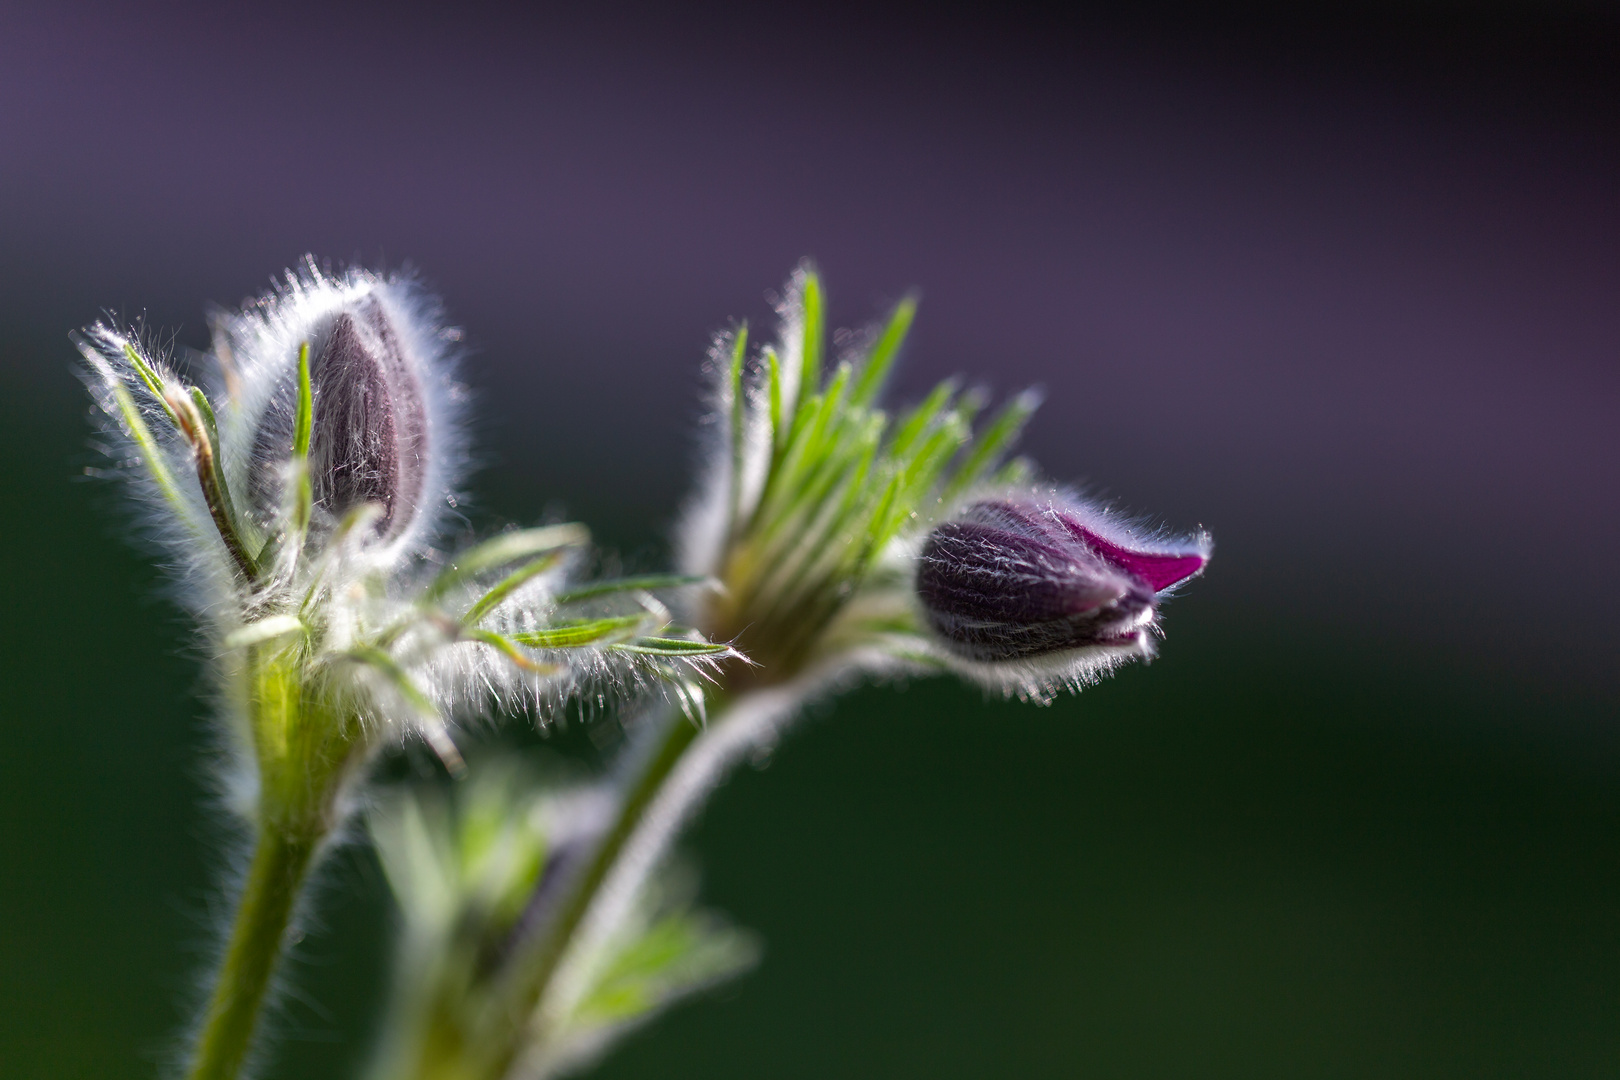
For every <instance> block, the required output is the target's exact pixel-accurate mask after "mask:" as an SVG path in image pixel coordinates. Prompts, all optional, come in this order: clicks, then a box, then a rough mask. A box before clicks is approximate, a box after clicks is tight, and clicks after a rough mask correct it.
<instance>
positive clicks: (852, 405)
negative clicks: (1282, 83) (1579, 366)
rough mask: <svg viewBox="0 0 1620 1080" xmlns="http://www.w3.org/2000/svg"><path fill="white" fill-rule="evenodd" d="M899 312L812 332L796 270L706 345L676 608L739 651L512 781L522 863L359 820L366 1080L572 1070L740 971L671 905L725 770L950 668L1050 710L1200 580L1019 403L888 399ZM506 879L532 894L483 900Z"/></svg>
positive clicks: (506, 1077)
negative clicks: (1047, 437)
mask: <svg viewBox="0 0 1620 1080" xmlns="http://www.w3.org/2000/svg"><path fill="white" fill-rule="evenodd" d="M914 314H915V304H914V303H913V301H911V300H909V299H908V300H906V301H904V302H902V303H900V304H899V305H898V306H897V307H896V308H895V309H894V310H893V312H892V313H891V314H890V316H889V317H888V319H887V320H886V321H884V322H882V323H881V324H879V325H877V326H875V327H873V328H871V329H870V330H869V331H867V332H866V333H864V334H862V335H852V336H847V337H846V336H842V335H841V336H840V337H838V338H830V337H829V335H828V333H827V330H826V319H825V314H824V300H823V293H822V287H821V283H820V280H819V278H818V277H817V275H816V274H815V273H814V272H813V271H812V270H810V269H809V268H808V267H804V268H801V269H800V270H799V271H798V272H797V273H796V274H795V275H794V276H793V277H792V279H791V280H790V282H789V284H788V287H787V289H786V290H785V293H784V298H783V299H782V301H781V303H780V305H779V315H780V332H779V334H778V335H777V337H776V339H775V340H774V341H773V342H771V343H769V344H767V345H765V346H764V347H763V348H760V349H757V350H753V351H751V350H750V347H749V339H748V331H747V328H746V327H745V326H744V327H738V328H736V329H734V330H731V331H728V332H726V333H723V334H721V335H720V336H719V337H718V338H717V340H716V342H715V345H714V347H713V349H712V351H711V353H710V357H709V368H710V373H711V377H712V380H713V388H714V389H713V394H712V400H711V405H712V408H711V409H710V410H709V415H708V425H707V426H708V431H707V433H706V434H707V439H706V446H705V460H704V474H703V476H702V478H701V482H700V485H699V489H698V491H697V493H696V495H695V496H694V497H693V499H692V500H691V501H690V504H689V506H688V508H687V510H686V512H685V514H684V516H683V520H682V523H681V526H680V529H679V532H678V536H677V548H678V550H677V561H678V569H679V570H680V572H681V573H683V574H685V575H687V576H688V577H689V579H691V580H694V581H705V582H708V583H709V584H708V585H707V586H700V587H695V588H689V589H686V590H683V591H682V592H680V593H679V594H677V595H676V596H675V598H674V600H675V604H676V615H677V617H678V618H679V619H680V620H681V621H682V622H683V623H684V624H685V625H688V626H690V627H692V628H694V630H695V631H696V633H697V634H698V635H699V636H700V637H701V638H702V639H703V640H706V641H714V642H726V643H729V644H731V645H732V646H734V648H735V649H736V651H737V652H738V653H739V654H741V657H740V658H734V659H731V660H729V661H728V662H727V663H725V664H723V665H720V666H718V667H716V668H715V669H713V670H712V671H710V672H709V673H708V677H707V680H706V681H705V683H703V684H701V685H699V684H691V690H690V692H689V693H687V694H686V695H685V697H684V698H683V704H684V706H685V707H684V709H681V710H677V709H673V708H663V709H655V710H651V711H649V712H648V713H647V714H646V715H645V716H644V717H643V718H642V720H641V722H640V723H639V724H637V725H634V726H633V728H632V734H633V739H632V741H631V745H630V746H629V748H628V750H627V752H626V753H625V755H624V757H623V759H622V760H621V761H620V763H619V765H618V767H617V769H616V770H615V771H614V773H613V774H612V775H610V776H609V777H607V778H606V779H605V780H603V781H601V782H599V783H597V784H596V785H594V786H593V787H591V788H590V791H589V795H588V797H587V796H585V795H576V796H574V797H573V798H572V799H571V800H558V799H552V800H550V801H547V800H546V799H544V798H543V797H540V796H535V795H533V794H532V793H530V794H521V795H514V796H512V798H513V799H515V800H516V801H515V802H513V804H512V805H513V806H514V807H516V808H517V809H514V810H513V815H514V816H523V815H528V816H529V817H531V818H532V819H534V820H536V821H542V822H543V823H544V824H542V825H537V826H535V835H536V837H538V838H539V839H536V840H534V841H533V844H534V846H535V847H536V848H538V849H541V852H542V853H541V854H540V855H538V856H536V862H535V868H534V870H533V872H532V873H530V871H529V870H528V869H526V868H527V866H528V864H527V863H522V862H521V860H519V861H518V863H513V864H511V865H518V864H521V865H522V866H524V867H525V869H524V870H523V871H522V872H521V873H518V872H516V871H512V870H510V869H507V870H502V869H500V865H499V864H498V861H497V863H496V864H492V863H490V862H489V861H488V860H485V859H483V857H482V856H480V855H479V854H478V853H477V850H475V849H477V848H478V845H477V844H476V843H474V842H472V841H469V840H467V839H466V836H467V835H468V830H467V828H466V827H465V826H464V825H461V826H458V825H456V824H455V821H456V820H458V819H457V818H456V815H455V813H454V812H449V811H444V810H442V809H439V810H424V809H422V807H421V806H420V805H418V804H417V803H414V802H411V801H409V800H407V801H406V802H405V803H403V804H399V805H395V806H393V807H392V808H390V809H388V810H386V811H384V812H383V813H381V814H380V815H379V816H378V817H377V818H376V819H375V820H374V822H373V829H374V833H375V835H377V836H378V839H379V846H380V850H381V852H382V855H383V860H384V865H385V868H386V869H387V871H388V874H389V879H390V881H391V882H392V883H393V885H394V888H395V892H396V895H397V896H398V898H399V900H400V904H401V908H402V910H403V911H404V913H405V923H406V927H407V929H406V932H405V939H406V942H405V944H404V946H402V953H401V959H400V971H401V973H402V974H401V976H400V978H399V984H400V989H401V993H400V994H399V995H398V996H397V1000H396V1006H395V1008H394V1009H393V1010H392V1012H391V1017H392V1019H391V1022H390V1027H389V1035H388V1037H387V1038H386V1039H385V1040H384V1045H383V1048H382V1051H381V1053H380V1054H379V1057H378V1059H377V1063H376V1066H375V1070H374V1074H373V1076H374V1080H518V1078H534V1077H542V1076H549V1075H553V1074H556V1073H558V1072H561V1071H566V1070H569V1069H572V1068H575V1067H578V1065H579V1064H580V1063H581V1062H582V1061H585V1060H587V1059H588V1058H589V1057H590V1056H592V1055H594V1054H597V1053H600V1052H601V1051H602V1050H603V1049H604V1048H605V1047H606V1046H607V1045H609V1043H610V1042H611V1041H612V1039H613V1037H614V1036H615V1035H616V1034H617V1033H618V1032H619V1031H622V1030H623V1029H624V1028H626V1027H628V1026H630V1025H632V1024H634V1023H637V1022H640V1021H642V1020H645V1019H646V1018H647V1017H648V1016H650V1015H652V1014H653V1013H655V1012H656V1011H657V1010H658V1009H659V1008H661V1007H663V1006H664V1005H666V1004H668V1003H669V1002H671V1001H673V1000H676V999H677V998H679V997H680V996H682V995H683V994H685V993H689V992H690V991H691V990H693V989H695V988H698V987H701V986H703V985H707V984H708V983H709V982H712V981H713V980H714V979H716V978H719V977H723V975H725V974H728V973H730V972H732V971H735V970H738V969H739V968H740V967H741V966H742V965H743V964H745V963H746V961H747V958H748V957H749V956H751V955H752V953H751V950H750V948H749V947H748V944H747V942H748V939H747V938H746V936H745V935H740V934H739V933H738V932H736V931H734V930H731V929H730V928H729V927H726V926H725V925H724V924H723V923H722V922H718V921H716V920H715V919H714V918H713V917H712V916H707V915H704V914H702V913H697V912H695V911H694V910H693V909H691V907H690V905H689V903H687V901H686V900H685V899H683V900H681V901H680V902H676V903H673V904H672V903H671V901H670V900H669V899H668V898H669V897H670V896H671V895H672V890H671V887H670V886H669V884H668V881H669V880H670V876H671V874H675V875H676V876H677V877H679V873H678V871H676V870H671V869H670V868H671V866H673V865H676V864H673V863H672V862H671V860H670V857H669V852H670V849H671V845H672V843H673V842H674V840H675V839H676V837H677V835H678V833H679V830H680V828H681V827H682V825H683V824H684V823H685V822H686V821H687V820H688V819H689V818H690V816H691V815H692V813H693V812H694V811H695V809H696V808H697V807H698V806H699V805H700V804H701V803H702V801H703V799H704V797H705V796H706V795H707V794H708V793H709V792H710V791H711V790H712V789H713V788H714V786H715V785H716V784H717V783H718V782H719V780H720V779H721V778H722V777H723V776H724V775H725V773H726V771H727V769H728V768H729V767H730V766H731V765H732V764H734V763H735V762H736V761H738V760H739V759H741V758H743V757H745V756H747V755H751V754H757V753H759V752H761V751H763V750H768V749H769V748H770V747H771V746H772V745H773V744H774V742H775V741H776V740H777V739H778V737H779V736H780V734H781V732H782V730H783V729H784V727H785V725H787V724H788V723H790V722H791V721H792V720H793V718H794V717H795V716H797V715H799V714H800V713H801V712H802V711H803V709H804V706H805V704H806V703H807V702H808V701H810V700H812V699H814V698H817V697H821V696H825V695H828V694H831V693H835V692H837V691H839V690H841V689H844V688H847V687H849V686H851V685H853V684H854V683H856V682H857V681H860V680H861V679H863V678H871V677H904V676H910V675H918V674H930V673H941V672H953V673H955V674H958V675H960V676H963V677H966V678H967V679H969V680H971V681H973V682H976V683H978V684H980V685H982V686H984V687H987V688H989V689H990V690H992V691H994V692H997V693H1001V694H1006V695H1009V696H1015V697H1018V698H1020V699H1023V700H1027V701H1034V702H1040V703H1045V702H1049V701H1050V700H1052V698H1053V697H1054V695H1055V694H1056V693H1058V692H1059V691H1060V690H1063V689H1070V690H1078V689H1080V688H1081V687H1083V686H1085V685H1087V684H1089V683H1092V682H1094V681H1096V680H1097V679H1098V678H1100V677H1101V676H1103V675H1104V674H1106V673H1108V672H1109V671H1111V670H1113V669H1114V668H1116V667H1117V666H1118V665H1120V664H1123V663H1125V662H1127V661H1130V660H1132V659H1137V658H1146V657H1149V656H1151V655H1152V654H1153V651H1154V644H1155V641H1156V638H1157V636H1158V634H1159V622H1158V614H1159V606H1160V604H1161V602H1162V601H1163V600H1164V599H1165V598H1166V597H1167V596H1168V595H1169V594H1170V593H1171V592H1172V591H1173V590H1175V589H1176V587H1177V586H1179V585H1180V584H1181V583H1183V582H1185V581H1187V580H1188V579H1190V578H1192V577H1194V576H1195V575H1197V574H1199V573H1200V572H1201V571H1202V570H1203V569H1204V567H1205V565H1206V563H1207V562H1208V559H1209V554H1210V549H1211V545H1210V541H1209V538H1208V536H1207V535H1205V534H1203V533H1199V534H1196V535H1193V536H1190V537H1178V536H1170V535H1166V534H1164V533H1162V532H1159V531H1156V530H1151V529H1148V528H1145V527H1144V526H1143V525H1142V524H1141V523H1139V522H1134V521H1131V520H1127V519H1124V518H1122V517H1120V516H1118V515H1116V514H1114V513H1112V512H1110V511H1109V510H1107V509H1105V508H1103V507H1101V506H1099V505H1097V504H1095V503H1093V502H1090V501H1087V500H1085V499H1082V498H1080V497H1079V496H1077V495H1076V494H1075V493H1073V492H1072V491H1068V490H1065V489H1062V488H1059V487H1056V486H1053V485H1051V484H1047V483H1042V482H1040V481H1038V480H1037V479H1036V478H1035V474H1034V469H1033V467H1032V466H1031V465H1030V464H1029V463H1028V462H1027V461H1025V460H1022V459H1011V460H1008V457H1007V455H1008V451H1009V449H1010V447H1011V446H1012V445H1013V443H1014V441H1015V440H1016V438H1017V436H1018V434H1019V432H1020V430H1021V428H1022V427H1023V425H1024V424H1025V422H1026V421H1027V420H1028V418H1029V417H1030V415H1031V413H1032V412H1033V410H1034V408H1035V407H1036V404H1037V398H1036V395H1034V394H1033V393H1024V394H1020V395H1018V396H1016V397H1014V398H1013V399H1012V400H1011V401H1009V402H1008V403H1006V404H1005V405H1003V406H1002V407H1001V408H1000V410H999V411H997V412H995V413H994V414H993V415H991V416H990V417H989V418H988V419H987V420H984V421H982V422H981V421H980V414H981V413H982V412H983V410H984V406H985V404H986V402H985V400H984V398H983V396H982V395H981V394H979V393H976V392H972V391H967V392H964V391H963V390H962V389H961V388H960V386H959V384H958V383H956V382H955V381H947V382H945V383H942V384H940V385H939V386H938V387H936V388H935V389H934V391H933V392H932V393H931V394H929V395H928V396H927V397H925V398H924V399H923V400H922V401H921V402H920V403H918V404H916V405H914V406H912V407H911V408H909V409H905V410H902V411H900V412H899V413H891V412H889V411H888V410H886V409H885V408H884V407H883V406H882V404H881V396H882V391H883V388H884V384H885V382H886V380H887V378H888V376H889V374H890V372H891V371H892V369H893V367H894V364H895V361H896V359H897V357H898V356H899V354H900V352H901V349H902V346H903V345H904V342H905V340H906V336H907V333H908V331H909V329H910V326H911V323H912V319H913V316H914ZM835 343H836V344H837V345H838V346H839V350H838V352H837V354H836V355H834V346H835ZM744 658H745V659H744ZM536 798H541V802H540V803H535V804H533V805H537V806H542V807H543V809H538V810H536V809H532V808H530V809H524V807H528V806H530V804H531V802H532V800H534V799H536ZM429 819H434V820H438V821H439V824H438V825H437V826H434V827H432V828H429V827H427V826H425V825H424V824H423V822H426V821H428V820H429ZM472 832H473V833H476V832H477V830H472ZM458 837H459V838H460V839H458ZM469 866H477V867H479V869H478V870H477V872H471V871H469V870H468V869H467V867H469ZM492 866H494V867H495V869H491V867H492ZM673 894H674V895H678V896H682V897H684V896H685V894H684V893H681V892H680V890H679V889H676V890H674V891H673ZM508 895H512V896H521V897H523V899H522V901H521V902H519V901H517V900H511V901H503V902H500V903H497V902H495V901H493V900H491V899H490V898H491V897H495V896H508ZM670 926H675V927H679V928H680V929H679V930H678V932H667V931H666V933H665V937H664V938H662V939H660V938H659V937H658V935H657V934H655V933H652V931H650V930H649V928H650V927H666V928H667V927H670ZM649 941H651V942H652V944H649ZM659 941H662V945H659V944H658V942H659ZM470 957H478V958H480V959H478V960H476V961H474V960H472V959H469V958H470Z"/></svg>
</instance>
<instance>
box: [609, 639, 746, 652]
mask: <svg viewBox="0 0 1620 1080" xmlns="http://www.w3.org/2000/svg"><path fill="white" fill-rule="evenodd" d="M613 648H615V649H617V650H619V651H620V652H628V653H639V654H641V655H644V656H719V655H720V654H721V653H728V652H730V651H731V646H730V645H722V644H717V643H715V642H712V641H691V640H688V639H687V638H672V637H639V638H634V639H632V640H630V641H626V642H623V643H622V644H619V645H614V646H613Z"/></svg>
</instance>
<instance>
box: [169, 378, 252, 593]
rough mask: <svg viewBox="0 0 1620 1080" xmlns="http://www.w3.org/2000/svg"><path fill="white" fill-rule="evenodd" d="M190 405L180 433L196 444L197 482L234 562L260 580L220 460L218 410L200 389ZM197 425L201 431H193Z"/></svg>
mask: <svg viewBox="0 0 1620 1080" xmlns="http://www.w3.org/2000/svg"><path fill="white" fill-rule="evenodd" d="M186 404H187V403H186V402H185V400H184V399H180V401H179V408H176V409H175V410H174V411H175V414H176V416H178V415H179V412H180V409H183V408H185V406H186ZM190 405H191V409H190V410H188V413H189V415H188V416H185V417H181V418H180V419H181V423H180V429H181V432H182V433H183V434H185V435H186V437H187V438H188V439H192V440H194V442H193V449H194V450H195V451H196V454H197V481H198V483H199V484H201V486H202V490H203V498H204V500H205V501H206V502H207V503H208V512H209V514H210V515H211V516H212V517H213V519H214V528H215V529H217V530H218V531H219V536H220V539H221V540H223V541H225V547H226V548H227V550H229V551H230V553H231V558H233V559H234V560H236V565H237V567H238V568H239V569H240V570H241V571H242V573H243V574H244V575H246V577H247V580H248V581H253V580H255V579H256V578H258V576H259V567H258V565H257V563H256V562H255V560H254V558H253V555H252V554H251V553H250V552H249V550H248V545H247V542H246V541H245V540H244V539H243V537H242V529H241V522H240V520H239V519H238V518H237V516H236V506H235V504H234V503H233V502H232V501H231V489H230V487H229V485H228V484H227V483H226V481H225V466H224V463H223V462H222V461H221V460H220V456H219V425H218V424H217V423H216V422H215V420H214V407H213V406H212V405H210V404H209V402H208V395H207V394H205V393H203V390H202V387H200V386H193V387H192V388H191V401H190ZM193 423H196V426H198V427H200V428H201V430H200V431H195V432H194V431H192V430H191V428H192V425H193ZM205 458H206V460H205Z"/></svg>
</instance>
